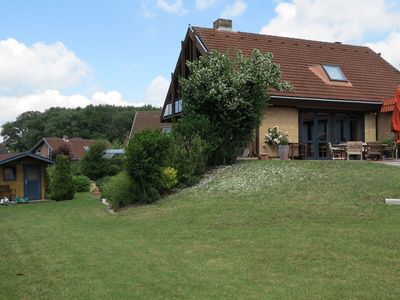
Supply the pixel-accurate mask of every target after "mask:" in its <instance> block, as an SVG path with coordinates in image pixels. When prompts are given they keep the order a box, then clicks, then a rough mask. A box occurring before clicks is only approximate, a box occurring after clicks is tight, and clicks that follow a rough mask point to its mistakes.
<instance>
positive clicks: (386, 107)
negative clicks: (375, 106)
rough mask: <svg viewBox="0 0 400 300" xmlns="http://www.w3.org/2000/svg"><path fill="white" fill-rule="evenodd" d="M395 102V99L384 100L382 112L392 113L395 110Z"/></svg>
mask: <svg viewBox="0 0 400 300" xmlns="http://www.w3.org/2000/svg"><path fill="white" fill-rule="evenodd" d="M394 100H395V98H387V99H383V103H382V107H381V112H382V113H384V112H391V111H393V109H394Z"/></svg>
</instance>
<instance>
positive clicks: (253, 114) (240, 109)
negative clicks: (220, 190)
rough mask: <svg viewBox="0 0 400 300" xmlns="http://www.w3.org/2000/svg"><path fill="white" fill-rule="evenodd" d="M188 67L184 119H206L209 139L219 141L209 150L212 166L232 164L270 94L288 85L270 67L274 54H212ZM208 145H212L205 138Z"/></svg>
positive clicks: (276, 68) (182, 81)
mask: <svg viewBox="0 0 400 300" xmlns="http://www.w3.org/2000/svg"><path fill="white" fill-rule="evenodd" d="M187 65H188V67H189V70H190V74H191V75H190V76H189V78H188V79H185V78H180V85H181V92H182V98H183V99H185V101H184V103H183V105H184V110H185V117H189V118H191V117H193V116H198V115H201V116H204V117H206V118H207V119H208V121H209V124H210V128H211V129H212V131H210V134H211V138H212V139H213V141H217V144H216V145H215V146H214V147H212V148H211V156H210V158H211V159H212V160H213V161H211V162H212V163H214V164H225V163H232V162H234V161H235V159H236V153H237V152H238V149H240V148H241V147H243V146H244V145H245V144H247V143H248V142H249V140H250V139H251V136H252V130H253V129H254V128H256V127H258V126H259V124H260V120H261V112H262V109H263V108H264V107H265V106H266V104H267V102H268V99H269V96H268V91H269V90H270V89H272V88H274V89H276V90H280V91H282V90H287V89H289V88H290V85H289V84H288V83H287V82H284V81H281V80H280V68H279V65H277V64H274V63H272V54H271V53H266V54H263V53H261V52H260V51H259V50H254V51H253V53H252V55H251V57H249V58H246V57H245V56H244V55H243V54H242V53H241V52H238V53H237V55H236V56H235V57H234V58H231V57H230V56H229V54H223V53H219V52H217V51H211V52H210V53H209V54H208V55H206V56H202V57H201V58H200V59H199V60H196V61H193V62H188V63H187ZM206 142H208V143H209V144H211V145H213V143H210V142H209V141H208V139H206Z"/></svg>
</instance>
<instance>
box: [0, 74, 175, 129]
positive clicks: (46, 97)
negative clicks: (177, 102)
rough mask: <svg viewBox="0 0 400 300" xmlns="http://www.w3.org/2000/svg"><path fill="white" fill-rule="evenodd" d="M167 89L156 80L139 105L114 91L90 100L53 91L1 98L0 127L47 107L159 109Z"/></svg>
mask: <svg viewBox="0 0 400 300" xmlns="http://www.w3.org/2000/svg"><path fill="white" fill-rule="evenodd" d="M168 87H169V81H168V80H167V79H165V78H164V77H162V76H156V77H155V78H154V79H153V80H152V81H151V82H150V83H149V84H148V86H147V87H146V94H145V96H144V99H143V100H142V101H128V100H126V99H124V98H123V96H122V95H121V94H120V93H119V92H117V91H109V92H101V91H97V92H95V93H94V94H93V95H92V96H91V97H86V96H83V95H79V94H75V95H69V96H67V95H63V94H61V93H60V91H58V90H53V89H47V90H44V91H42V92H36V93H31V94H28V95H23V96H8V95H0V106H1V114H0V126H1V125H2V124H4V123H5V122H9V121H14V120H15V119H16V117H17V116H18V115H20V114H21V113H23V112H26V111H41V112H43V111H45V110H46V109H48V108H50V107H66V108H75V107H85V106H87V105H103V104H110V105H116V106H128V105H134V106H143V105H145V104H151V105H153V106H161V105H162V104H163V102H164V99H165V96H166V94H167V91H168Z"/></svg>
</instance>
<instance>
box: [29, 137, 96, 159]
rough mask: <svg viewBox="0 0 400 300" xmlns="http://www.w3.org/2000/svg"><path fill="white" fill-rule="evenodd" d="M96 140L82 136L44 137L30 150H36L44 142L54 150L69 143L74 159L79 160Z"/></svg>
mask: <svg viewBox="0 0 400 300" xmlns="http://www.w3.org/2000/svg"><path fill="white" fill-rule="evenodd" d="M94 142H95V140H90V139H82V138H70V139H68V138H54V137H50V138H42V139H41V140H40V141H39V142H38V143H37V144H36V145H35V146H33V148H32V149H31V150H30V152H36V150H37V149H38V148H39V147H41V146H42V145H43V143H45V144H46V145H47V146H48V147H49V148H50V150H52V151H54V150H56V149H57V148H58V147H60V146H61V145H63V144H67V145H68V146H69V148H70V150H71V154H72V159H73V160H77V159H81V158H82V157H83V156H84V155H85V153H86V151H87V150H88V149H89V148H90V146H91V145H92V144H93V143H94Z"/></svg>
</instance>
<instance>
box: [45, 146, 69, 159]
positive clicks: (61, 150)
mask: <svg viewBox="0 0 400 300" xmlns="http://www.w3.org/2000/svg"><path fill="white" fill-rule="evenodd" d="M57 155H65V156H67V157H68V159H69V160H71V159H72V153H71V148H70V147H69V145H68V144H67V143H63V144H61V145H60V146H58V148H57V149H55V150H54V151H52V152H51V155H50V158H51V159H52V160H55V159H56V157H57Z"/></svg>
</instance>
